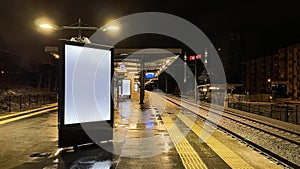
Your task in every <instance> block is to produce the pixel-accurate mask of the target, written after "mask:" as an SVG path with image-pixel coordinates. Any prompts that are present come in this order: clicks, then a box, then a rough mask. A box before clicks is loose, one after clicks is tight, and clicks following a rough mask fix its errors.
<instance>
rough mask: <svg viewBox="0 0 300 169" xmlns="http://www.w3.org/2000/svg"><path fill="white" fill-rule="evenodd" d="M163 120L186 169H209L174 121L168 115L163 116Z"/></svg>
mask: <svg viewBox="0 0 300 169" xmlns="http://www.w3.org/2000/svg"><path fill="white" fill-rule="evenodd" d="M162 120H163V122H164V125H165V127H166V129H167V131H168V133H169V135H170V138H171V140H172V141H173V143H174V145H175V148H176V150H177V152H178V154H179V156H180V158H181V160H182V163H183V165H184V167H185V168H187V169H207V167H206V165H205V164H204V163H203V161H202V160H201V158H200V157H199V155H198V153H197V152H196V151H195V150H194V149H193V147H192V146H191V145H190V143H189V142H188V141H187V139H186V138H185V136H184V135H183V134H182V133H181V132H180V130H179V129H178V128H177V126H176V125H175V123H174V121H173V120H172V119H171V118H170V117H169V116H168V115H164V116H162Z"/></svg>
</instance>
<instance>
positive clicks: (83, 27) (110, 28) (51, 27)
mask: <svg viewBox="0 0 300 169" xmlns="http://www.w3.org/2000/svg"><path fill="white" fill-rule="evenodd" d="M38 26H39V27H40V28H42V29H46V30H78V34H77V37H72V38H71V39H70V40H71V41H77V42H84V43H91V42H90V40H89V39H88V38H87V37H83V36H82V34H81V32H82V30H94V31H97V30H102V31H117V30H119V27H118V26H116V25H110V26H107V27H96V26H87V24H84V23H82V22H81V19H80V18H79V19H78V21H77V22H76V23H75V24H72V25H71V26H57V25H54V24H50V23H45V22H41V21H40V23H38Z"/></svg>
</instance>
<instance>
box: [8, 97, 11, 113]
mask: <svg viewBox="0 0 300 169" xmlns="http://www.w3.org/2000/svg"><path fill="white" fill-rule="evenodd" d="M8 106H9V107H8V111H9V112H11V96H9V105H8Z"/></svg>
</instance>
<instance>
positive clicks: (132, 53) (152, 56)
mask: <svg viewBox="0 0 300 169" xmlns="http://www.w3.org/2000/svg"><path fill="white" fill-rule="evenodd" d="M180 54H181V49H178V48H166V49H155V48H154V49H152V48H150V49H132V48H130V49H128V48H127V49H115V50H114V69H115V72H117V75H118V73H121V74H123V75H124V74H125V76H127V77H128V76H129V75H128V74H131V75H133V76H134V77H136V78H139V76H140V72H141V71H143V70H144V71H146V72H153V73H154V74H155V77H158V76H159V75H160V73H162V72H163V71H164V70H165V69H166V68H168V66H170V65H171V64H172V63H173V62H174V61H175V60H176V59H177V58H178V57H179V55H180Z"/></svg>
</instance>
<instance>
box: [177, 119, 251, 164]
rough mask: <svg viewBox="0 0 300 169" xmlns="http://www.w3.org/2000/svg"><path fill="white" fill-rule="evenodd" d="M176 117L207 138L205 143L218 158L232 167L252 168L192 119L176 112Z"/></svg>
mask: <svg viewBox="0 0 300 169" xmlns="http://www.w3.org/2000/svg"><path fill="white" fill-rule="evenodd" d="M177 117H178V118H179V119H180V120H182V121H183V122H184V123H185V124H186V125H187V126H189V127H190V128H191V130H192V131H193V132H194V133H195V134H196V135H198V136H199V137H200V138H207V139H206V140H205V139H204V140H205V143H206V144H207V145H208V146H209V147H210V148H211V149H212V150H213V151H214V152H215V153H216V154H218V156H219V157H220V158H222V159H223V160H224V161H225V162H226V163H227V164H228V165H229V166H230V167H231V168H234V169H250V168H251V169H253V167H252V166H250V165H249V164H248V163H247V162H246V161H244V160H243V159H242V158H241V157H240V156H238V155H237V154H235V153H234V152H233V151H231V150H230V149H229V148H228V147H226V146H225V145H224V144H222V142H220V141H219V140H217V139H216V138H214V137H213V136H209V135H210V134H209V133H208V132H207V131H205V130H202V128H201V127H200V126H198V125H197V124H195V123H194V122H193V121H192V120H190V119H189V118H188V117H186V116H185V115H183V114H177Z"/></svg>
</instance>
